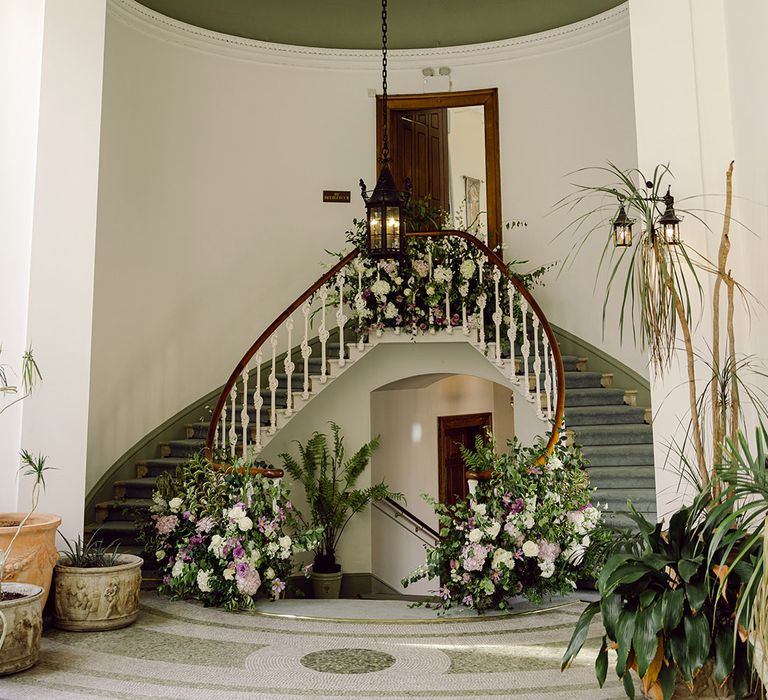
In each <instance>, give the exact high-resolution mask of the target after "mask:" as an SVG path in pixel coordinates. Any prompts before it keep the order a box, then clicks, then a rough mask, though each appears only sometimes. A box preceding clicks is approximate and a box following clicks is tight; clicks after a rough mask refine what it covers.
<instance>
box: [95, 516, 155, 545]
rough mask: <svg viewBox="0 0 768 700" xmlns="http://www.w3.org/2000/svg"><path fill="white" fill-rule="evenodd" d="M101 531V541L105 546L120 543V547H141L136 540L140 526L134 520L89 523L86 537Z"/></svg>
mask: <svg viewBox="0 0 768 700" xmlns="http://www.w3.org/2000/svg"><path fill="white" fill-rule="evenodd" d="M96 530H98V531H99V535H98V537H99V539H101V540H102V541H103V542H104V543H105V544H109V543H114V542H116V541H119V542H120V546H121V547H122V546H127V547H130V546H136V547H139V546H141V545H140V543H139V541H138V540H137V539H136V535H137V534H138V526H137V525H136V523H135V522H134V521H133V520H108V521H107V522H105V523H101V524H99V523H89V524H88V525H86V526H85V528H84V532H85V536H86V537H90V536H91V534H93V533H94V532H96Z"/></svg>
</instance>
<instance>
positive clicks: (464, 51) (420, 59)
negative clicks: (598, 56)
mask: <svg viewBox="0 0 768 700" xmlns="http://www.w3.org/2000/svg"><path fill="white" fill-rule="evenodd" d="M107 8H108V10H107V11H108V14H109V16H110V17H111V18H114V19H116V20H117V21H119V22H122V23H123V24H126V25H128V26H130V27H132V28H134V29H137V30H138V31H141V32H142V33H144V34H146V35H149V36H153V37H154V38H156V39H159V40H161V41H165V42H169V43H174V44H177V45H181V46H185V47H187V48H189V49H192V50H197V51H202V52H205V53H211V54H218V55H220V56H224V57H229V58H233V59H238V60H244V61H254V62H257V63H273V64H279V65H286V66H304V67H307V68H325V69H331V70H333V69H336V70H370V69H371V68H374V67H376V66H377V65H378V64H379V62H380V61H381V52H380V51H379V50H366V49H327V48H315V47H311V46H294V45H291V44H274V43H270V42H267V41H258V40H256V39H245V38H243V37H238V36H232V35H230V34H221V33H219V32H214V31H211V30H209V29H201V28H200V27H196V26H194V25H191V24H186V23H184V22H180V21H179V20H175V19H172V18H170V17H167V16H165V15H163V14H160V13H159V12H155V11H154V10H150V9H149V8H147V7H145V6H144V5H141V4H139V3H138V2H136V0H109V2H108V5H107ZM628 28H629V10H628V4H627V3H624V4H623V5H619V6H618V7H616V8H614V9H612V10H608V11H607V12H603V13H601V14H599V15H596V16H594V17H590V18H589V19H585V20H582V21H580V22H575V23H574V24H568V25H565V26H564V27H558V28H556V29H549V30H547V31H545V32H539V33H537V34H530V35H528V36H523V37H517V38H514V39H504V40H501V41H490V42H487V43H482V44H468V45H465V46H445V47H440V48H429V49H397V50H392V51H390V52H389V56H390V59H391V63H392V68H395V69H397V68H410V67H414V66H419V67H421V66H422V65H424V64H425V62H429V61H432V62H434V60H435V59H440V60H441V61H446V62H450V65H451V66H457V65H469V64H477V63H496V62H500V61H510V60H514V59H517V58H526V57H530V56H532V55H540V54H545V53H551V52H557V51H563V50H567V49H569V48H573V47H576V46H578V45H580V44H583V43H586V42H590V41H594V40H596V39H599V38H601V37H603V36H608V35H612V34H615V33H617V32H622V31H626V30H627V29H628Z"/></svg>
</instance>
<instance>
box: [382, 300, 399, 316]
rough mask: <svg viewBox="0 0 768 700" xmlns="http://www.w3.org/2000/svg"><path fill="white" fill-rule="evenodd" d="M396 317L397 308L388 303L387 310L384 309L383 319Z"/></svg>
mask: <svg viewBox="0 0 768 700" xmlns="http://www.w3.org/2000/svg"><path fill="white" fill-rule="evenodd" d="M395 316H397V307H396V306H395V305H394V304H393V303H392V302H391V301H390V302H389V304H387V308H386V309H384V318H394V317H395Z"/></svg>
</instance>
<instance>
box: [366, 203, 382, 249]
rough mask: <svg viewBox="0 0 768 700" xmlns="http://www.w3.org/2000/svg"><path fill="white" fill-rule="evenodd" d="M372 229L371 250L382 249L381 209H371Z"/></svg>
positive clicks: (369, 216) (370, 223)
mask: <svg viewBox="0 0 768 700" xmlns="http://www.w3.org/2000/svg"><path fill="white" fill-rule="evenodd" d="M368 223H369V226H370V229H371V250H381V210H380V209H371V211H370V212H369V214H368Z"/></svg>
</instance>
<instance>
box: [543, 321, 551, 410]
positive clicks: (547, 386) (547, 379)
mask: <svg viewBox="0 0 768 700" xmlns="http://www.w3.org/2000/svg"><path fill="white" fill-rule="evenodd" d="M541 335H542V340H543V342H544V394H545V395H546V398H547V420H552V373H551V372H550V371H549V368H550V365H551V363H552V360H553V357H552V355H551V354H550V352H551V351H550V347H549V337H548V336H547V334H546V333H544V330H543V329H542V334H541Z"/></svg>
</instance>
